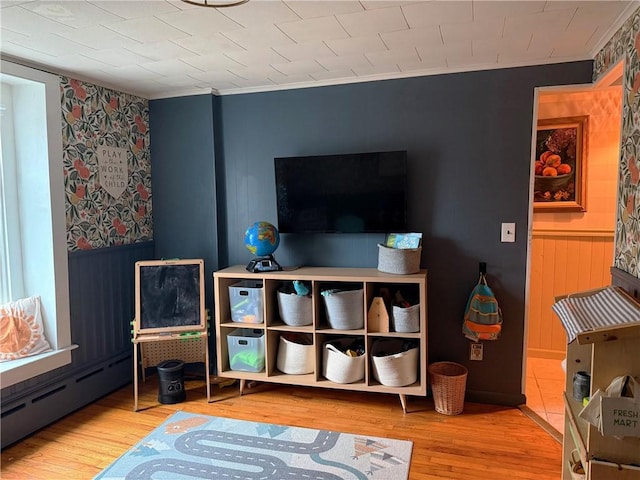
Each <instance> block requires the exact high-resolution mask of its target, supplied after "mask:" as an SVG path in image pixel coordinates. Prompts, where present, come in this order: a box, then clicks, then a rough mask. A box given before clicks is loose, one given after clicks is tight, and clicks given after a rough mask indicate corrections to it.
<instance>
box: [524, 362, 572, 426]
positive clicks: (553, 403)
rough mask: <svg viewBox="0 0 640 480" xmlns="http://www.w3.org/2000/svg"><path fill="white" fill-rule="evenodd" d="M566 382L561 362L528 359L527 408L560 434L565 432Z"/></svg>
mask: <svg viewBox="0 0 640 480" xmlns="http://www.w3.org/2000/svg"><path fill="white" fill-rule="evenodd" d="M564 382H565V373H564V370H563V369H562V364H561V360H554V359H549V358H534V357H528V358H527V382H526V392H525V394H526V396H527V407H529V408H530V409H531V410H533V412H535V413H536V414H537V415H538V416H539V417H540V418H542V419H543V420H545V421H546V422H547V423H549V425H551V426H552V427H553V428H555V429H556V430H557V431H558V432H559V433H560V434H562V433H563V431H564V400H563V392H564Z"/></svg>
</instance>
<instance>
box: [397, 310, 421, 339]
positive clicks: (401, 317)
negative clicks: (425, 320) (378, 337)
mask: <svg viewBox="0 0 640 480" xmlns="http://www.w3.org/2000/svg"><path fill="white" fill-rule="evenodd" d="M392 322H393V331H394V332H402V333H411V332H419V331H420V305H419V304H417V305H412V306H410V307H407V308H402V307H398V306H397V305H394V306H393V318H392Z"/></svg>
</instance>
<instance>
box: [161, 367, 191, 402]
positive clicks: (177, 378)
mask: <svg viewBox="0 0 640 480" xmlns="http://www.w3.org/2000/svg"><path fill="white" fill-rule="evenodd" d="M157 368H158V377H159V383H158V401H159V402H160V403H162V404H172V403H180V402H184V401H185V399H186V398H187V394H186V392H185V391H184V362H182V361H181V360H165V361H164V362H162V363H161V364H159V365H158V367H157Z"/></svg>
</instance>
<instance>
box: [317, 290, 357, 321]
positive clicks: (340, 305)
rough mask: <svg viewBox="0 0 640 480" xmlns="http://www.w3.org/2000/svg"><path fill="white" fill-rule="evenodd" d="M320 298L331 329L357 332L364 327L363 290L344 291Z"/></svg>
mask: <svg viewBox="0 0 640 480" xmlns="http://www.w3.org/2000/svg"><path fill="white" fill-rule="evenodd" d="M322 298H323V300H324V306H325V310H326V312H327V321H328V322H329V326H330V327H331V328H334V329H336V330H358V329H360V328H363V327H364V290H362V289H358V290H345V291H342V292H335V293H332V294H331V295H326V296H325V295H323V297H322Z"/></svg>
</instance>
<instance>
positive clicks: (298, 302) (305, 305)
mask: <svg viewBox="0 0 640 480" xmlns="http://www.w3.org/2000/svg"><path fill="white" fill-rule="evenodd" d="M278 311H279V312H280V318H281V319H282V321H283V322H284V323H286V324H287V325H291V326H293V327H302V326H305V325H311V324H312V323H313V304H312V300H311V297H307V296H300V295H294V294H289V293H284V292H280V291H279V292H278Z"/></svg>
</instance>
